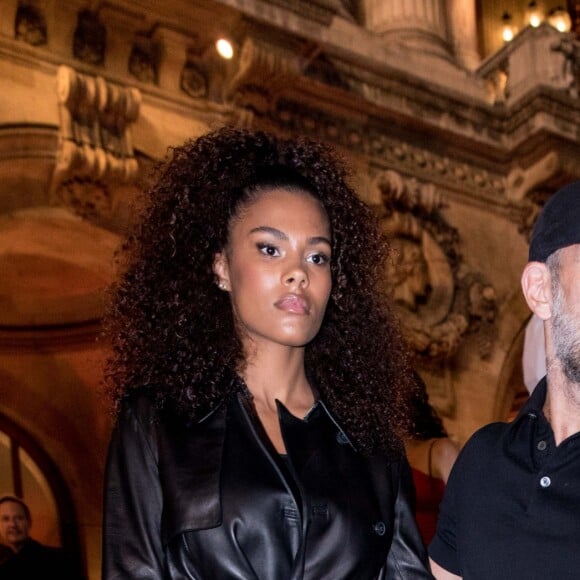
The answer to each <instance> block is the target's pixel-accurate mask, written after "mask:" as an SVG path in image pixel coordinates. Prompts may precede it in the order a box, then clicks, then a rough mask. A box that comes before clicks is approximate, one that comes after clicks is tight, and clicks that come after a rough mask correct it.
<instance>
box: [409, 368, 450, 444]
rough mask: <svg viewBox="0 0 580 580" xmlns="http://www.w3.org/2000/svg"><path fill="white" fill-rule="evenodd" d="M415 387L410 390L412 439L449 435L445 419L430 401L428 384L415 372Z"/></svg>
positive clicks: (424, 439) (439, 437)
mask: <svg viewBox="0 0 580 580" xmlns="http://www.w3.org/2000/svg"><path fill="white" fill-rule="evenodd" d="M414 374H415V380H416V383H415V388H414V389H413V390H412V391H410V395H409V396H410V401H411V419H412V427H411V431H410V432H409V435H408V436H409V437H410V438H411V439H417V440H419V441H427V440H428V439H442V438H443V437H448V433H447V431H446V429H445V427H444V425H443V421H442V419H441V417H439V414H438V413H437V411H436V410H435V408H434V407H433V406H432V405H431V403H430V402H429V394H428V393H427V386H426V385H425V382H424V381H423V379H422V378H421V376H420V375H419V373H417V372H415V373H414Z"/></svg>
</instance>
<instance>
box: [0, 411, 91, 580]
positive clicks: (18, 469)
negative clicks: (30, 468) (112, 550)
mask: <svg viewBox="0 0 580 580" xmlns="http://www.w3.org/2000/svg"><path fill="white" fill-rule="evenodd" d="M0 433H3V434H4V435H5V437H6V438H7V439H8V442H9V461H10V466H9V469H5V470H4V471H5V473H10V474H11V479H12V482H11V488H12V493H14V494H15V495H17V496H19V497H22V498H23V499H24V500H25V501H27V497H25V495H24V486H23V481H22V465H21V454H20V450H21V449H22V450H23V451H24V452H25V453H26V454H27V455H28V456H29V457H30V459H31V460H32V461H33V462H34V463H35V464H36V466H37V468H38V469H39V470H40V471H41V473H42V475H43V476H44V478H45V479H46V482H47V483H48V486H49V488H50V491H51V493H52V497H53V498H54V501H55V504H56V512H57V518H58V527H59V531H60V538H61V544H62V547H63V548H64V549H65V550H66V551H67V553H68V554H69V557H70V558H71V559H72V560H73V561H74V563H75V567H76V569H77V570H78V571H79V574H80V575H81V577H82V578H85V576H86V574H85V572H84V570H85V565H84V554H83V551H82V547H81V544H80V541H79V530H78V522H77V517H76V513H75V509H74V505H73V502H72V499H71V496H70V492H69V490H68V486H67V485H66V483H65V481H64V479H63V477H62V475H61V473H60V470H59V469H58V467H57V466H56V465H55V463H54V462H53V460H52V459H51V458H50V456H49V455H48V454H47V453H46V452H45V451H44V449H43V448H42V447H41V446H40V445H39V444H38V442H37V441H36V440H35V439H34V438H33V437H32V436H31V435H30V434H29V433H28V432H27V431H26V430H24V429H22V428H21V427H20V426H18V425H17V424H16V423H15V422H14V421H12V420H11V419H9V418H8V417H6V416H5V415H4V414H2V413H1V412H0ZM1 468H2V467H1V466H0V469H1Z"/></svg>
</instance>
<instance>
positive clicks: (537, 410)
mask: <svg viewBox="0 0 580 580" xmlns="http://www.w3.org/2000/svg"><path fill="white" fill-rule="evenodd" d="M547 390H548V382H547V380H546V377H544V378H543V379H541V380H540V382H539V383H538V384H537V385H536V388H535V389H534V390H533V391H532V393H531V395H530V396H529V398H528V400H527V401H526V403H525V405H524V406H523V407H522V408H521V410H520V412H519V413H518V416H517V417H516V420H515V421H514V423H518V422H519V421H521V420H522V418H524V417H530V416H533V417H539V416H540V415H541V414H542V412H543V411H542V409H543V408H544V403H545V402H546V393H547Z"/></svg>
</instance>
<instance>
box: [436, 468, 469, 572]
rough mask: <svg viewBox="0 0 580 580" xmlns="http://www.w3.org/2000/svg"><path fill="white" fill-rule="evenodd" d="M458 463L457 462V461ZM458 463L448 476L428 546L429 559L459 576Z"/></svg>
mask: <svg viewBox="0 0 580 580" xmlns="http://www.w3.org/2000/svg"><path fill="white" fill-rule="evenodd" d="M458 461H459V460H458ZM458 461H457V462H456V463H455V465H454V466H453V468H452V470H451V474H450V475H449V479H448V481H447V486H446V488H445V495H444V496H443V501H442V502H441V506H440V509H439V517H438V519H437V528H436V531H435V535H434V536H433V539H432V540H431V543H430V544H429V547H428V551H429V557H430V558H431V559H432V560H434V561H435V562H437V564H439V566H441V567H442V568H445V570H447V571H448V572H451V573H453V574H457V575H458V576H459V575H461V569H460V566H459V559H458V554H457V541H456V540H457V536H456V534H457V513H456V493H457V489H456V488H457V485H458V481H457V480H458V477H457V473H458V469H460V466H459V465H458Z"/></svg>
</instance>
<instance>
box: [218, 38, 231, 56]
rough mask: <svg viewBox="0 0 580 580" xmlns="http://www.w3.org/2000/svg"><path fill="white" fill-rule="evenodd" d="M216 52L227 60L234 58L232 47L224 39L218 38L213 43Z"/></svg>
mask: <svg viewBox="0 0 580 580" xmlns="http://www.w3.org/2000/svg"><path fill="white" fill-rule="evenodd" d="M215 47H216V50H217V51H218V53H219V55H220V56H221V57H222V58H225V59H227V60H229V59H230V58H232V57H233V56H234V47H233V45H232V43H231V42H230V41H229V40H227V39H226V38H220V39H219V40H217V41H216V43H215Z"/></svg>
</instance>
